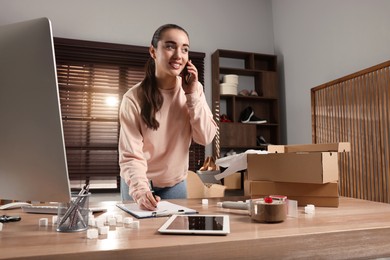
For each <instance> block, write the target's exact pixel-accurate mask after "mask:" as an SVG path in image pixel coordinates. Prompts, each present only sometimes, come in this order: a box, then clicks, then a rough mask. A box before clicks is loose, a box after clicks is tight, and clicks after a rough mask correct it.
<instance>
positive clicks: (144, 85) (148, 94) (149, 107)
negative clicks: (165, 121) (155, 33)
mask: <svg viewBox="0 0 390 260" xmlns="http://www.w3.org/2000/svg"><path fill="white" fill-rule="evenodd" d="M155 71H156V67H155V63H154V59H153V58H151V57H150V58H149V59H148V61H147V63H146V66H145V74H146V75H145V78H144V79H143V80H142V82H141V85H140V91H139V92H138V95H139V97H140V100H141V117H142V120H143V121H144V122H145V124H146V125H147V127H148V128H151V129H153V130H157V129H158V127H159V126H160V123H159V122H158V121H157V120H156V113H157V112H158V111H159V110H160V109H161V106H162V103H163V101H164V98H163V96H162V95H161V93H160V90H159V89H158V87H157V81H156V73H155Z"/></svg>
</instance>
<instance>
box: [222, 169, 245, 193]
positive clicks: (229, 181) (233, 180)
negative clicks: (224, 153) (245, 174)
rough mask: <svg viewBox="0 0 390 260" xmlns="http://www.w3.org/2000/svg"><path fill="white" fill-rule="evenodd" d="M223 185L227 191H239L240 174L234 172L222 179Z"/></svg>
mask: <svg viewBox="0 0 390 260" xmlns="http://www.w3.org/2000/svg"><path fill="white" fill-rule="evenodd" d="M223 185H225V186H226V189H228V190H240V189H241V188H242V187H241V173H240V172H235V173H233V174H231V175H229V176H227V177H225V178H223Z"/></svg>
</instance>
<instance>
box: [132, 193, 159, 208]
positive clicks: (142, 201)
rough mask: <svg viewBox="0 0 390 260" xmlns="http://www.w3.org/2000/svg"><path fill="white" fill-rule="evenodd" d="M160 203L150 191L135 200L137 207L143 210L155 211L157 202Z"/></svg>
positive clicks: (157, 197)
mask: <svg viewBox="0 0 390 260" xmlns="http://www.w3.org/2000/svg"><path fill="white" fill-rule="evenodd" d="M159 201H161V198H160V197H159V196H154V195H153V193H152V192H151V191H147V192H145V193H144V194H142V195H141V196H140V197H139V198H138V199H137V204H138V206H139V207H140V208H141V209H143V210H151V211H153V210H156V208H157V204H158V202H159Z"/></svg>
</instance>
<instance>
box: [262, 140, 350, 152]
mask: <svg viewBox="0 0 390 260" xmlns="http://www.w3.org/2000/svg"><path fill="white" fill-rule="evenodd" d="M267 150H268V152H269V153H296V152H339V153H341V152H350V151H351V144H350V143H349V142H340V143H324V144H297V145H268V147H267Z"/></svg>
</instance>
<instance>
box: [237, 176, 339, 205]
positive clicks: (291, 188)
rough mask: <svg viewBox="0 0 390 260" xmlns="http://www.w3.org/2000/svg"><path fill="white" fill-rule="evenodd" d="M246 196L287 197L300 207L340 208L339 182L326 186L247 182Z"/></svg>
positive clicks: (326, 184)
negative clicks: (312, 205) (309, 205)
mask: <svg viewBox="0 0 390 260" xmlns="http://www.w3.org/2000/svg"><path fill="white" fill-rule="evenodd" d="M244 183H245V185H244V187H245V190H244V192H245V195H246V196H250V197H251V198H260V197H264V196H269V195H285V196H287V198H289V199H292V200H297V201H298V205H299V206H306V205H307V204H314V205H315V206H319V207H338V205H339V189H338V183H337V182H330V183H325V184H310V183H287V182H272V181H250V180H245V182H244Z"/></svg>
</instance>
